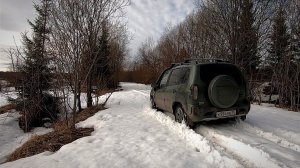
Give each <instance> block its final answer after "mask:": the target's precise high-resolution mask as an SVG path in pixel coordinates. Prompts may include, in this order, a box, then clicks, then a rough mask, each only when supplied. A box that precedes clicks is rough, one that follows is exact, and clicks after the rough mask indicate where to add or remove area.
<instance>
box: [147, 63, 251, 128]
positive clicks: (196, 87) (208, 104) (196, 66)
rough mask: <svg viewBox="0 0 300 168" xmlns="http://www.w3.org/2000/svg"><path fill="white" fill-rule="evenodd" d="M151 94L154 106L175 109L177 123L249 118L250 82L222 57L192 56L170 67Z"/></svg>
mask: <svg viewBox="0 0 300 168" xmlns="http://www.w3.org/2000/svg"><path fill="white" fill-rule="evenodd" d="M151 86H152V90H151V93H150V100H151V105H152V108H157V109H160V110H163V111H168V112H172V113H173V114H174V115H175V120H176V121H177V122H180V123H181V122H183V121H184V122H185V123H186V124H188V125H189V126H191V127H192V126H193V125H194V124H195V123H196V122H200V121H209V120H216V119H223V118H236V117H239V118H241V119H242V120H245V119H246V115H247V114H248V112H249V110H250V101H249V100H248V85H247V82H246V80H245V78H244V76H243V75H242V73H241V71H240V70H239V69H238V68H237V67H236V66H235V65H233V64H230V63H228V62H226V61H222V60H213V59H208V60H203V59H200V60H198V59H189V60H186V61H184V62H183V63H178V64H173V65H172V66H171V67H170V68H168V69H166V70H165V71H164V72H163V73H162V75H161V76H160V77H159V79H158V81H157V82H156V83H153V84H152V85H151Z"/></svg>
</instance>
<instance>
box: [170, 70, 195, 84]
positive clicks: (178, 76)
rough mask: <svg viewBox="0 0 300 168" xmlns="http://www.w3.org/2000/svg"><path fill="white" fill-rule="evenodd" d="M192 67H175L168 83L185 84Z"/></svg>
mask: <svg viewBox="0 0 300 168" xmlns="http://www.w3.org/2000/svg"><path fill="white" fill-rule="evenodd" d="M189 73H190V69H189V68H177V69H174V70H173V71H172V73H171V76H170V79H169V82H168V85H169V86H172V85H180V84H184V83H185V82H186V81H187V79H188V76H189Z"/></svg>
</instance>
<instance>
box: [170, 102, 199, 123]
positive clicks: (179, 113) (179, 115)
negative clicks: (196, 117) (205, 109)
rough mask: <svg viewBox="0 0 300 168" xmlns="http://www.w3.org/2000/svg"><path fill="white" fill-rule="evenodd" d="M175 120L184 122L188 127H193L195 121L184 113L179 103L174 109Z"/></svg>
mask: <svg viewBox="0 0 300 168" xmlns="http://www.w3.org/2000/svg"><path fill="white" fill-rule="evenodd" d="M174 115H175V121H176V122H178V123H183V122H184V123H185V124H186V125H187V126H188V127H190V128H193V127H194V126H195V123H194V122H193V121H191V120H190V119H189V118H188V116H187V115H186V113H185V111H184V110H183V108H182V107H181V105H177V106H176V107H175V110H174Z"/></svg>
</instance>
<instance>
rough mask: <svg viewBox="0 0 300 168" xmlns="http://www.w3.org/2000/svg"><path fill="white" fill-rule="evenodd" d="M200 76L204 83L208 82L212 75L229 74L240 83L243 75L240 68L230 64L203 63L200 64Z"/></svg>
mask: <svg viewBox="0 0 300 168" xmlns="http://www.w3.org/2000/svg"><path fill="white" fill-rule="evenodd" d="M200 75H201V76H200V77H201V80H202V81H203V82H205V83H209V82H210V81H211V80H212V79H213V78H214V77H216V76H218V75H229V76H231V77H233V78H234V79H235V80H236V81H237V83H238V84H239V85H242V84H243V83H244V82H243V76H242V74H241V72H240V70H239V69H238V68H237V67H236V66H234V65H230V64H204V65H200Z"/></svg>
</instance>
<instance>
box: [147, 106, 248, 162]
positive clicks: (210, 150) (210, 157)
mask: <svg viewBox="0 0 300 168" xmlns="http://www.w3.org/2000/svg"><path fill="white" fill-rule="evenodd" d="M144 112H145V113H146V114H147V115H149V116H151V117H153V118H155V119H157V120H158V121H159V122H160V123H161V124H162V125H164V126H167V127H168V128H169V130H171V131H172V132H174V133H175V134H177V135H178V136H179V137H180V138H182V139H184V140H186V142H187V144H188V145H189V146H191V147H193V148H195V150H196V151H198V152H201V153H204V154H206V155H207V158H206V161H208V162H209V163H211V164H214V165H218V167H230V168H233V167H243V165H241V164H240V163H239V162H238V161H237V160H235V159H232V158H229V157H227V156H226V155H225V154H223V153H222V152H220V151H218V150H217V149H215V148H214V145H213V144H211V142H210V141H209V140H207V139H206V138H205V137H203V136H202V135H200V134H197V133H195V132H194V131H193V130H192V129H189V128H188V127H187V126H185V125H184V124H179V123H177V122H175V121H174V120H173V119H171V118H170V117H168V116H166V115H165V114H163V113H161V112H157V111H155V110H153V109H151V108H150V107H148V106H147V107H145V109H144Z"/></svg>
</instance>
